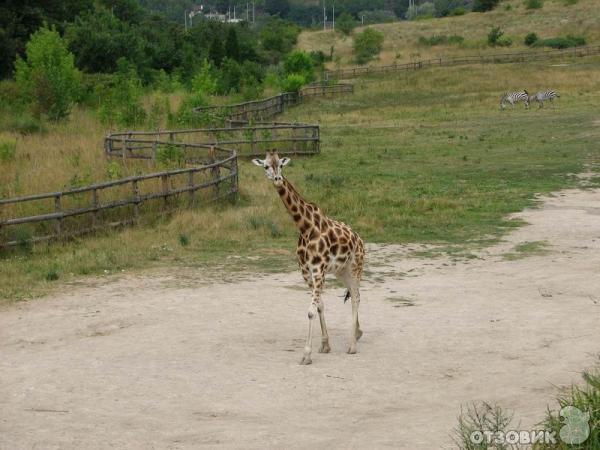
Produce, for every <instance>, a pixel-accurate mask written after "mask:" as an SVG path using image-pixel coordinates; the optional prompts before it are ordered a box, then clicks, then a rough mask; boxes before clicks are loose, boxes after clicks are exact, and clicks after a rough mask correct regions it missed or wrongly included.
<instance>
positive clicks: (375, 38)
mask: <svg viewBox="0 0 600 450" xmlns="http://www.w3.org/2000/svg"><path fill="white" fill-rule="evenodd" d="M383 39H384V36H383V33H382V32H381V31H377V30H375V29H374V28H367V29H366V30H364V31H363V32H362V33H359V34H357V35H356V36H355V37H354V57H355V59H356V62H357V63H358V64H365V63H367V62H369V61H370V60H371V59H373V58H374V57H375V56H377V55H379V52H381V49H382V47H383Z"/></svg>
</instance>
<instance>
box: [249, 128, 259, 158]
mask: <svg viewBox="0 0 600 450" xmlns="http://www.w3.org/2000/svg"><path fill="white" fill-rule="evenodd" d="M250 148H251V150H252V154H253V155H256V156H258V149H257V148H256V128H255V127H252V136H251V137H250Z"/></svg>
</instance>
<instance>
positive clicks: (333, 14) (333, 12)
mask: <svg viewBox="0 0 600 450" xmlns="http://www.w3.org/2000/svg"><path fill="white" fill-rule="evenodd" d="M331 15H332V16H333V19H332V20H333V29H334V30H335V0H333V11H332V13H331Z"/></svg>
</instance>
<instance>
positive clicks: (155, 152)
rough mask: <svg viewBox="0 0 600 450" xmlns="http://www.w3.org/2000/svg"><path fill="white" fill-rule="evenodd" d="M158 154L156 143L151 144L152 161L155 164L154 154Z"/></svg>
mask: <svg viewBox="0 0 600 450" xmlns="http://www.w3.org/2000/svg"><path fill="white" fill-rule="evenodd" d="M157 153H158V142H156V141H154V142H153V143H152V161H154V162H156V154H157Z"/></svg>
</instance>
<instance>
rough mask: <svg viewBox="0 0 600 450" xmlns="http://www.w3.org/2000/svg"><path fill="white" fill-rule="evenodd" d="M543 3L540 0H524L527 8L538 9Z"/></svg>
mask: <svg viewBox="0 0 600 450" xmlns="http://www.w3.org/2000/svg"><path fill="white" fill-rule="evenodd" d="M542 6H544V5H543V3H542V0H525V7H526V8H527V9H540V8H541V7H542Z"/></svg>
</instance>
